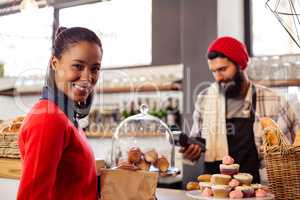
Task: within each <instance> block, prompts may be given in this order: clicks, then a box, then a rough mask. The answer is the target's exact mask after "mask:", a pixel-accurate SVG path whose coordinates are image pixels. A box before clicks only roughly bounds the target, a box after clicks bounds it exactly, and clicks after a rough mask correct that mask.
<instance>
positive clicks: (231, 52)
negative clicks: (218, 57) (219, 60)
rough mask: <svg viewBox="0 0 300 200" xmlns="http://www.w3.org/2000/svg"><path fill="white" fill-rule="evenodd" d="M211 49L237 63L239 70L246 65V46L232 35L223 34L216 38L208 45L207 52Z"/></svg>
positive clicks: (247, 58)
mask: <svg viewBox="0 0 300 200" xmlns="http://www.w3.org/2000/svg"><path fill="white" fill-rule="evenodd" d="M212 51H217V52H219V53H222V54H224V55H225V56H226V57H228V58H229V59H230V60H232V61H233V62H235V63H236V64H238V65H239V66H240V69H241V70H244V69H245V68H246V67H247V65H248V60H249V55H248V52H247V49H246V46H245V45H244V44H243V43H241V42H240V41H238V40H237V39H235V38H233V37H229V36H225V37H219V38H217V39H216V40H215V41H213V42H212V43H211V44H210V45H209V47H208V49H207V53H209V52H212Z"/></svg>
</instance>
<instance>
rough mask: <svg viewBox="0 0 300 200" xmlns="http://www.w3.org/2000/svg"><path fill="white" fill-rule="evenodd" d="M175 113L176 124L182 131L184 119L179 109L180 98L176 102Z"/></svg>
mask: <svg viewBox="0 0 300 200" xmlns="http://www.w3.org/2000/svg"><path fill="white" fill-rule="evenodd" d="M173 113H174V117H175V124H176V125H177V126H178V128H179V129H181V126H182V118H181V113H180V109H179V99H178V98H176V99H175V101H174V106H173Z"/></svg>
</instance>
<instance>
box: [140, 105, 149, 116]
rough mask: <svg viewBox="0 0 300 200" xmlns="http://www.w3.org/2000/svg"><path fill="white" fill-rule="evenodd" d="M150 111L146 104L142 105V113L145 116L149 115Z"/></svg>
mask: <svg viewBox="0 0 300 200" xmlns="http://www.w3.org/2000/svg"><path fill="white" fill-rule="evenodd" d="M148 111H149V108H148V106H147V105H146V104H142V105H141V106H140V112H141V113H142V114H143V115H147V114H148Z"/></svg>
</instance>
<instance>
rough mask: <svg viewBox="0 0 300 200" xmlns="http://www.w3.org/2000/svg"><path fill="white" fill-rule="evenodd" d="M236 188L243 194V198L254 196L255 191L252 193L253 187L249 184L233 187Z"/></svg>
mask: <svg viewBox="0 0 300 200" xmlns="http://www.w3.org/2000/svg"><path fill="white" fill-rule="evenodd" d="M235 189H236V190H240V191H241V192H242V193H243V194H244V197H245V198H250V197H254V196H255V193H254V189H253V188H252V187H250V186H246V185H244V186H238V187H236V188H235Z"/></svg>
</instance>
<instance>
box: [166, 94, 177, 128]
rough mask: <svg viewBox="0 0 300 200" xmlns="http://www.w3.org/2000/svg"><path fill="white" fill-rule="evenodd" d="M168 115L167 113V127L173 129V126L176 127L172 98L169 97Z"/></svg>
mask: <svg viewBox="0 0 300 200" xmlns="http://www.w3.org/2000/svg"><path fill="white" fill-rule="evenodd" d="M166 113H167V117H166V118H167V119H166V123H167V125H168V126H169V127H171V126H173V125H176V122H175V113H174V108H173V99H172V97H169V98H168V100H167V105H166Z"/></svg>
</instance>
